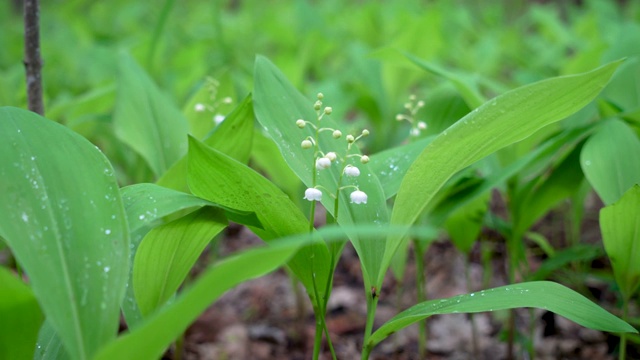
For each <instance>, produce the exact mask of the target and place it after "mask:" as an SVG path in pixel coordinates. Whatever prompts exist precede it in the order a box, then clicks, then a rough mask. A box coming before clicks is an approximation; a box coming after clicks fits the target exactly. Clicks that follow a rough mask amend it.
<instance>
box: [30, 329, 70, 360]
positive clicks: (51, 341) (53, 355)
mask: <svg viewBox="0 0 640 360" xmlns="http://www.w3.org/2000/svg"><path fill="white" fill-rule="evenodd" d="M33 359H34V360H68V359H71V357H70V356H69V353H68V352H67V351H66V350H65V348H64V345H63V344H62V340H61V339H60V336H58V333H56V330H55V329H54V328H53V327H52V326H51V323H50V322H49V321H47V320H45V321H44V323H43V324H42V327H41V328H40V332H39V333H38V343H37V345H36V349H35V354H33Z"/></svg>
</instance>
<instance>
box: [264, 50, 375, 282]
mask: <svg viewBox="0 0 640 360" xmlns="http://www.w3.org/2000/svg"><path fill="white" fill-rule="evenodd" d="M254 78H255V87H254V107H255V114H256V118H257V119H258V121H259V122H260V124H262V127H263V128H264V129H265V131H266V132H267V133H268V134H269V136H270V137H271V138H272V139H273V141H274V142H275V143H276V145H277V146H278V147H279V148H280V152H281V153H282V155H283V157H284V159H285V161H286V162H287V163H288V164H289V167H290V168H291V169H292V170H293V171H294V172H295V173H296V174H297V175H298V177H299V178H300V179H301V180H302V182H303V183H304V184H305V185H306V186H307V187H313V186H315V185H316V184H314V183H313V173H314V172H316V171H317V170H316V169H315V157H314V154H313V151H311V150H305V149H302V147H301V146H300V142H301V141H302V140H303V139H304V138H305V137H307V136H310V135H312V132H313V130H312V129H310V128H311V127H310V126H307V127H305V128H304V129H299V128H298V127H297V126H296V120H298V119H305V120H308V121H311V120H314V119H316V117H317V115H316V113H315V112H314V109H313V103H314V102H313V101H311V100H309V99H307V98H305V97H304V96H303V95H302V94H300V93H299V92H298V91H297V90H296V89H295V88H294V87H293V85H291V84H290V83H289V81H288V80H287V79H286V77H285V76H284V75H283V74H282V73H281V72H280V70H278V68H277V67H276V66H275V65H274V64H272V63H271V62H270V61H269V60H267V59H266V58H264V57H262V56H258V57H257V58H256V62H255V72H254ZM325 101H329V102H330V100H325ZM322 127H325V128H327V127H328V128H333V129H338V128H339V127H338V125H337V124H336V123H335V122H334V121H333V120H332V119H331V117H330V116H329V117H328V116H325V117H323V119H322ZM344 135H345V136H346V134H344ZM356 135H358V134H356ZM319 145H320V151H322V152H324V153H327V152H330V151H334V152H336V153H338V155H339V156H344V155H345V154H344V152H345V151H346V141H345V140H344V137H343V138H341V139H338V140H336V139H334V138H333V137H332V136H331V132H330V131H328V132H322V133H320V137H319ZM350 153H351V154H357V153H359V152H358V150H357V149H355V147H354V148H352V150H351V152H350ZM358 164H359V162H358ZM358 168H359V169H360V173H361V174H360V176H359V177H358V178H356V179H355V180H353V181H351V180H349V181H348V182H347V181H343V182H342V183H341V184H340V186H344V185H348V184H353V185H357V186H358V187H359V189H360V190H361V191H364V192H365V193H366V194H367V195H368V201H367V204H352V203H351V200H350V197H349V194H350V192H351V191H346V190H343V191H340V192H339V195H338V197H339V209H340V210H339V213H338V216H337V222H338V224H340V225H342V226H346V227H349V226H350V225H354V224H378V225H380V226H382V225H384V224H387V223H388V213H387V206H386V198H385V195H384V193H383V191H382V187H381V185H380V182H379V181H378V179H377V177H376V176H375V175H374V174H373V173H372V170H371V169H370V167H369V166H368V165H358ZM340 170H341V166H340V164H334V165H332V166H331V168H329V169H326V170H323V171H321V172H320V173H319V174H318V175H317V184H318V185H322V186H323V187H324V188H325V189H327V191H324V192H323V197H322V204H323V205H324V207H325V208H326V209H327V211H328V212H329V213H331V214H332V215H334V216H335V213H334V212H335V211H334V208H335V201H334V198H333V197H331V195H329V193H331V194H335V193H336V192H337V189H338V183H339V179H340V178H341V173H340ZM300 196H301V197H302V196H303V194H300ZM347 235H348V237H349V239H350V240H351V242H352V243H353V246H354V248H355V249H356V251H357V252H358V255H359V256H360V260H361V263H362V271H363V274H364V278H365V283H366V284H369V283H371V284H374V283H375V280H376V276H377V274H378V273H379V272H380V264H381V260H382V255H383V253H384V242H383V241H372V240H371V239H360V238H359V237H358V236H357V234H355V233H353V234H349V233H347ZM339 249H340V247H337V250H339ZM338 252H339V251H334V252H333V253H332V256H334V257H337V255H338ZM367 288H368V287H367Z"/></svg>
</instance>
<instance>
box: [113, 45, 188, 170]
mask: <svg viewBox="0 0 640 360" xmlns="http://www.w3.org/2000/svg"><path fill="white" fill-rule="evenodd" d="M119 68H120V74H119V78H118V90H117V98H116V108H115V113H114V115H113V122H114V128H115V133H116V135H117V136H118V138H119V139H120V140H121V141H122V142H123V143H125V144H127V145H128V146H129V147H131V148H132V149H134V150H135V151H136V152H137V153H138V154H140V155H141V156H142V158H143V159H144V160H145V161H146V162H147V164H148V165H149V167H150V168H151V170H152V171H153V173H154V174H155V176H156V177H160V176H161V175H162V174H163V173H164V172H165V171H167V169H168V168H169V167H170V166H171V165H173V163H175V162H176V161H178V160H179V159H180V158H181V157H182V156H183V155H184V154H185V153H186V150H187V120H186V119H185V118H184V116H183V115H182V113H181V112H180V110H179V109H178V108H177V107H176V106H175V105H173V104H172V103H171V101H170V100H169V99H168V98H167V97H166V95H164V94H162V92H161V91H160V90H159V89H158V87H157V86H156V85H155V84H154V83H153V81H152V80H151V79H150V78H149V76H148V75H147V74H146V73H145V72H144V70H142V69H141V68H140V66H139V65H137V64H136V63H135V61H134V60H133V58H131V57H130V56H129V55H126V54H125V53H123V54H121V55H120V63H119Z"/></svg>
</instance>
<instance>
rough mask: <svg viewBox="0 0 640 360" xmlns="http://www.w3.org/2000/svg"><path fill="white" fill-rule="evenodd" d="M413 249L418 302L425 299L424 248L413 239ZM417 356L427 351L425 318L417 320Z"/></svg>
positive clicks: (422, 357) (422, 355) (423, 356)
mask: <svg viewBox="0 0 640 360" xmlns="http://www.w3.org/2000/svg"><path fill="white" fill-rule="evenodd" d="M413 250H414V256H415V261H416V289H417V297H418V304H419V303H422V302H424V301H427V291H426V279H425V274H424V248H423V247H422V245H421V244H420V241H418V240H415V239H414V240H413ZM418 333H419V337H418V357H420V358H421V359H424V358H425V356H426V352H427V337H428V336H429V333H428V329H427V319H425V320H423V321H419V322H418Z"/></svg>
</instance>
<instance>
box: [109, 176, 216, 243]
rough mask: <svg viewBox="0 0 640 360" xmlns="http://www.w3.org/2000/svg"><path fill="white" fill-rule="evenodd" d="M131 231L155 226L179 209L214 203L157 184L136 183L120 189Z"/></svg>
mask: <svg viewBox="0 0 640 360" xmlns="http://www.w3.org/2000/svg"><path fill="white" fill-rule="evenodd" d="M120 193H121V194H122V201H123V202H124V209H125V211H126V212H127V220H128V222H129V229H130V231H131V232H135V231H138V230H140V229H143V228H145V227H150V226H153V225H154V223H156V222H157V221H158V220H160V219H162V218H163V217H165V216H167V215H171V214H173V213H175V212H177V211H180V210H184V209H188V208H194V207H202V206H206V205H212V203H211V202H209V201H207V200H204V199H201V198H199V197H197V196H193V195H191V194H187V193H183V192H180V191H176V190H172V189H168V188H165V187H162V186H159V185H155V184H135V185H129V186H125V187H123V188H122V189H120Z"/></svg>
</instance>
